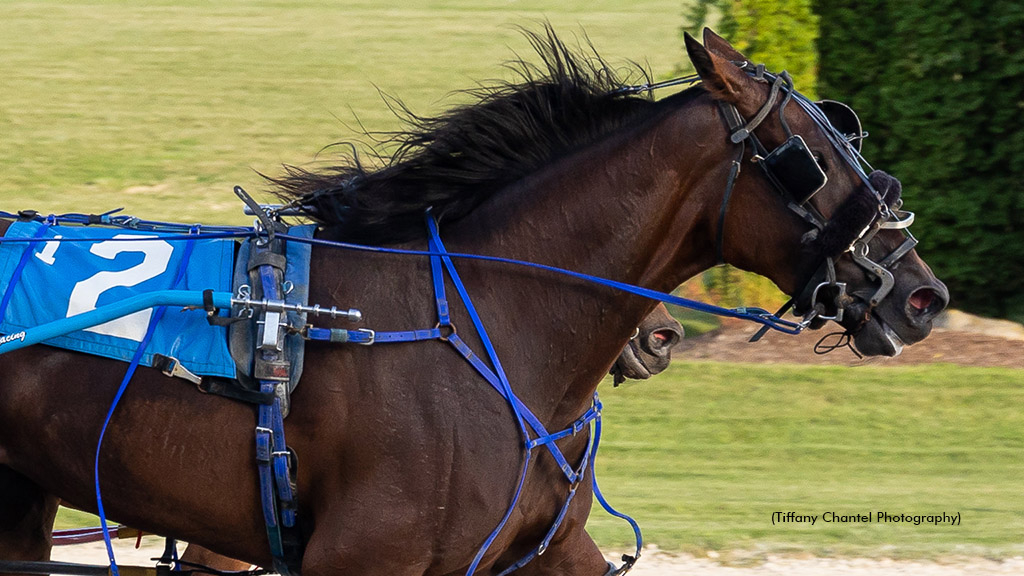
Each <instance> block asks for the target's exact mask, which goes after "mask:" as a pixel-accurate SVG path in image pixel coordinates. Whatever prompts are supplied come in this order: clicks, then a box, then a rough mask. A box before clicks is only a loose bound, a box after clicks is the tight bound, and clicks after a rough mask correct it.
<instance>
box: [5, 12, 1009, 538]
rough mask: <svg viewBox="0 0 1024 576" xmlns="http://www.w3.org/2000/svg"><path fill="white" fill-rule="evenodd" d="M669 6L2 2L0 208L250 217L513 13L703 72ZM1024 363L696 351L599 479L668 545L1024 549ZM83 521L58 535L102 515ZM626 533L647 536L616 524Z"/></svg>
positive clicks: (447, 78) (489, 61)
mask: <svg viewBox="0 0 1024 576" xmlns="http://www.w3.org/2000/svg"><path fill="white" fill-rule="evenodd" d="M682 6H683V3H682V2H677V1H674V0H673V1H668V0H631V1H628V2H627V1H625V0H568V1H564V2H550V1H547V2H545V1H541V0H522V1H515V2H510V1H508V0H500V1H499V0H474V1H472V2H470V1H468V0H436V1H418V2H402V3H393V4H392V5H387V4H384V5H382V4H381V3H379V2H367V1H346V2H333V3H328V2H313V1H309V0H307V1H295V2H255V1H242V0H220V1H218V2H205V1H198V0H191V1H189V0H181V1H178V0H175V1H140V2H127V1H111V0H92V1H89V2H75V3H68V2H56V1H52V2H45V1H17V0H12V1H6V2H3V3H2V5H0V38H2V39H3V42H2V46H3V49H2V56H0V136H2V137H0V168H2V169H0V201H2V203H0V209H3V210H8V211H12V210H17V209H22V208H35V209H38V210H40V211H68V210H76V211H99V210H103V209H108V208H112V207H117V206H125V207H126V208H127V212H129V213H132V214H137V215H140V216H145V217H158V218H168V219H175V220H181V221H203V222H236V223H239V222H244V221H245V220H246V219H245V218H244V217H243V216H241V210H240V204H239V203H238V202H237V201H236V200H235V199H234V196H233V195H232V194H231V192H230V189H231V186H232V185H234V184H241V185H243V186H245V187H246V188H248V189H250V190H252V191H256V192H258V191H260V190H262V189H263V184H262V181H261V179H260V177H259V176H258V175H257V174H256V171H259V172H263V173H267V174H271V175H273V174H277V173H279V170H280V165H281V164H282V163H291V164H298V165H306V166H308V165H310V163H312V162H314V160H315V159H316V158H317V155H318V153H319V160H317V161H320V162H325V161H329V159H330V156H331V154H332V152H331V150H330V149H328V150H323V151H321V150H322V148H323V147H324V146H326V145H328V144H331V143H334V142H338V141H343V140H348V139H351V138H353V136H354V134H355V133H356V130H355V127H356V125H357V123H356V121H355V118H356V117H358V118H359V119H360V121H361V122H362V123H363V125H364V126H365V127H366V128H367V129H371V130H387V129H392V128H394V127H395V126H396V121H395V120H394V118H393V117H392V116H391V115H390V113H389V112H388V110H387V107H386V106H385V105H384V103H383V102H382V101H381V98H380V96H379V94H378V89H380V90H382V91H384V92H386V93H388V94H392V95H395V96H398V97H400V98H402V99H403V100H404V101H405V102H406V103H407V104H409V105H410V107H411V108H412V109H413V110H414V111H416V112H419V113H427V114H429V113H435V112H438V111H440V110H442V109H443V108H444V107H445V106H447V105H450V104H451V103H454V102H457V101H458V100H459V97H458V95H451V94H450V92H451V91H453V90H457V89H461V88H467V87H472V86H473V85H474V84H475V83H476V82H478V81H486V80H487V79H490V78H494V77H499V76H501V75H502V74H503V71H502V69H501V67H500V63H501V62H502V61H504V60H506V59H508V58H510V57H511V56H512V55H513V52H514V51H516V52H519V53H521V54H523V55H527V54H528V53H529V49H528V46H527V44H526V42H525V41H524V40H523V39H522V37H521V36H520V35H519V34H518V33H517V31H516V29H515V26H517V25H525V26H527V27H532V28H533V29H537V28H538V27H539V26H538V25H537V24H536V22H537V21H538V20H541V19H547V20H550V21H551V22H552V23H553V24H554V25H555V26H556V27H557V29H559V30H561V31H562V32H563V34H565V35H571V34H573V33H579V31H580V29H581V27H582V29H585V30H586V31H587V33H588V34H589V37H590V39H591V40H592V41H593V43H594V44H595V45H596V46H597V47H598V48H599V49H600V50H601V52H602V53H603V54H604V55H605V56H607V57H609V58H610V59H612V60H613V61H625V60H627V59H632V60H637V61H641V62H648V63H649V64H650V67H651V69H652V70H653V72H654V73H655V75H656V76H659V77H664V76H666V75H668V74H669V73H671V71H672V70H673V69H674V68H675V67H676V66H678V65H679V64H680V63H681V62H682V61H683V54H682V50H681V47H680V42H679V39H678V33H679V27H680V26H681V24H682V21H681V16H680V14H681V13H682V10H683V8H682ZM1022 396H1024V374H1022V373H1021V371H1012V370H997V369H964V368H957V367H951V366H933V367H924V368H907V369H902V368H901V369H881V368H856V369H850V368H834V369H822V368H817V367H793V368H786V367H777V366H773V367H764V366H725V365H717V364H707V363H685V362H684V363H677V364H676V365H675V366H674V367H673V368H672V369H671V370H670V371H669V372H668V373H666V374H665V375H662V376H661V377H659V378H657V379H655V380H654V381H650V382H645V383H636V384H631V385H627V386H625V387H623V388H621V389H617V390H612V389H610V388H609V389H608V390H606V391H605V392H604V400H605V403H606V407H607V408H606V418H607V420H606V425H607V436H606V437H605V450H604V451H603V453H602V455H601V460H600V465H599V473H600V478H601V482H602V485H603V486H604V488H605V491H606V492H607V494H608V496H609V498H611V499H612V501H613V503H615V504H617V505H619V506H620V507H621V508H622V509H624V510H626V511H629V512H632V513H635V514H636V515H637V517H638V519H639V520H640V521H641V523H642V524H643V526H644V527H645V529H646V533H647V536H648V541H650V542H655V543H657V544H659V545H660V546H662V547H664V548H669V549H681V550H691V551H696V550H704V549H715V550H728V549H745V550H750V549H783V550H785V549H792V550H810V551H812V552H815V553H823V554H830V553H844V554H845V553H850V554H886V555H903V556H925V557H932V556H937V555H944V554H953V553H957V554H958V553H968V554H986V555H996V556H999V555H1013V554H1021V553H1022V536H1021V535H1022V534H1024V499H1022V498H1021V497H1020V496H1021V487H1020V479H1021V477H1022V476H1024V474H1022V472H1024V470H1022V468H1024V464H1022V463H1021V449H1022V444H1024V435H1022V433H1021V430H1022V424H1024V422H1022V421H1021V420H1022V416H1021V410H1020V406H1021V405H1024V402H1022V400H1024V397H1022ZM776 510H782V511H789V510H793V511H796V512H799V513H801V514H819V515H820V514H821V513H822V512H823V511H826V510H832V511H836V512H839V513H856V512H866V511H869V510H870V511H877V510H889V511H898V512H905V513H913V514H925V513H933V512H942V511H947V512H960V513H961V514H962V518H963V524H962V525H961V526H957V527H952V528H950V527H931V526H906V525H878V524H868V525H864V524H852V525H837V524H832V525H822V524H821V523H820V522H819V524H818V525H816V526H813V527H811V526H803V525H788V526H772V525H771V512H773V511H776ZM90 521H91V520H90V519H88V518H82V517H80V516H77V515H75V514H74V513H68V512H64V513H62V516H61V519H60V524H61V525H65V526H66V525H68V524H77V523H81V522H90ZM592 530H593V532H594V533H595V534H596V535H597V537H598V539H599V541H600V542H601V543H602V545H604V546H619V545H624V544H626V543H627V540H628V537H629V533H628V528H626V527H625V526H624V525H622V524H619V523H617V522H613V521H612V520H610V519H608V518H607V517H605V516H602V515H601V514H600V513H596V514H595V519H594V521H593V522H592Z"/></svg>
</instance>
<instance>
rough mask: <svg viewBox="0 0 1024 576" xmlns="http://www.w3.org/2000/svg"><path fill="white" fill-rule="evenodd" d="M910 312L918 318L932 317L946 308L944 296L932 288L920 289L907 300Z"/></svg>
mask: <svg viewBox="0 0 1024 576" xmlns="http://www.w3.org/2000/svg"><path fill="white" fill-rule="evenodd" d="M907 305H908V306H909V307H910V311H911V312H912V313H913V314H914V315H916V316H926V317H932V316H934V315H936V314H938V313H939V312H941V311H942V309H943V308H945V307H946V302H945V300H944V299H943V297H942V295H940V294H939V293H938V292H936V291H935V290H933V289H932V288H918V289H917V290H914V291H913V293H911V294H910V298H907Z"/></svg>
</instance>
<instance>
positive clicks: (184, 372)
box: [160, 356, 203, 386]
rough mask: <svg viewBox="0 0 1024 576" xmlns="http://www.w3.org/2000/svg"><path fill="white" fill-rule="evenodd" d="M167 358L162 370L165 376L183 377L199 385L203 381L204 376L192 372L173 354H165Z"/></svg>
mask: <svg viewBox="0 0 1024 576" xmlns="http://www.w3.org/2000/svg"><path fill="white" fill-rule="evenodd" d="M165 358H166V359H167V360H166V361H165V362H164V368H163V369H161V370H160V371H161V372H163V373H164V376H170V377H171V378H181V379H182V380H188V381H189V382H191V383H193V384H195V385H196V386H199V385H200V384H202V383H203V379H202V377H200V376H198V375H197V374H194V373H193V372H191V371H190V370H189V369H188V368H185V367H184V366H182V365H181V362H180V361H179V360H178V359H177V358H175V357H173V356H165Z"/></svg>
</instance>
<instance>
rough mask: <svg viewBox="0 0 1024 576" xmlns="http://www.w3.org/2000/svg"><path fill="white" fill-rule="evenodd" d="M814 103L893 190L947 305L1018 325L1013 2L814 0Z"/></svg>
mask: <svg viewBox="0 0 1024 576" xmlns="http://www.w3.org/2000/svg"><path fill="white" fill-rule="evenodd" d="M815 11H816V12H817V14H818V16H819V23H820V24H819V26H820V30H819V36H818V53H819V78H818V80H819V93H820V94H821V96H823V97H828V98H834V99H837V100H842V101H845V102H847V103H849V104H851V105H852V106H853V107H854V109H856V110H857V111H858V113H860V116H861V120H862V121H863V123H864V127H865V129H866V130H868V131H869V132H870V133H871V137H870V138H868V139H867V140H866V141H865V144H864V155H865V157H866V158H867V159H868V160H869V161H872V162H873V163H874V164H875V166H876V167H877V168H879V169H883V170H886V171H888V172H890V173H892V174H893V175H894V176H896V177H898V178H899V179H900V180H901V181H902V182H903V190H904V194H903V195H904V198H905V201H906V206H907V208H908V209H910V210H912V211H914V212H916V213H917V216H918V220H917V223H916V224H915V225H914V227H913V232H914V234H915V235H917V236H918V238H919V239H920V240H921V245H920V246H919V248H918V253H919V254H920V255H921V257H922V258H924V259H925V260H926V261H927V262H928V263H929V264H930V265H931V266H932V268H933V269H934V271H935V273H936V274H937V275H938V276H939V277H940V278H941V279H942V280H943V281H945V282H946V284H947V285H948V286H949V288H950V291H951V292H952V297H953V302H952V303H953V305H954V306H957V307H959V308H962V309H965V310H969V311H972V312H975V313H980V314H986V315H994V316H1002V317H1009V318H1012V319H1015V320H1018V321H1022V320H1024V255H1022V251H1024V3H1021V2H1020V1H1019V0H984V1H980V0H957V1H955V2H954V1H952V0H928V1H924V0H906V1H898V2H897V1H895V0H857V1H856V2H853V1H850V0H816V4H815Z"/></svg>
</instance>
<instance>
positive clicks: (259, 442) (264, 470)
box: [256, 380, 284, 561]
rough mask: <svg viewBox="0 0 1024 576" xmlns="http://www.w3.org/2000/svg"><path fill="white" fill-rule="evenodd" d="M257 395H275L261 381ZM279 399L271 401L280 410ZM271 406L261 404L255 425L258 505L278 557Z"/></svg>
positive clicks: (280, 553) (268, 384) (281, 547)
mask: <svg viewBox="0 0 1024 576" xmlns="http://www.w3.org/2000/svg"><path fill="white" fill-rule="evenodd" d="M260 392H262V393H263V394H273V393H274V383H273V382H271V381H269V380H261V381H260ZM280 403H281V400H280V399H279V398H276V397H275V398H274V404H275V405H276V406H277V409H278V410H280ZM272 410H273V407H272V406H269V405H266V404H261V405H260V407H259V412H258V416H257V421H258V424H257V426H256V472H257V475H258V476H259V479H260V502H261V504H262V508H263V522H264V524H265V525H266V527H267V541H268V542H269V544H270V555H271V556H273V557H274V559H275V561H276V559H277V558H282V557H283V556H284V545H283V544H282V543H281V527H280V526H278V521H277V497H276V495H275V494H274V471H273V469H272V468H271V454H272V453H273V451H274V444H275V438H274V429H273V428H272V426H273V422H272V417H271V411H272Z"/></svg>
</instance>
